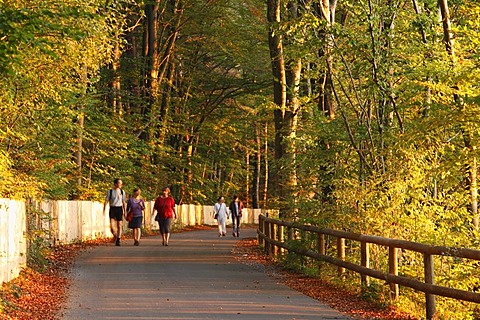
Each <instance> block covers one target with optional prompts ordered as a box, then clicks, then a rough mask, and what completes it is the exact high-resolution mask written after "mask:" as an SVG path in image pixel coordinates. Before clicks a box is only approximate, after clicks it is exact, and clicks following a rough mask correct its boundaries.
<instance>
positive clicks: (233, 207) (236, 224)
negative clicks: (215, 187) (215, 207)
mask: <svg viewBox="0 0 480 320" xmlns="http://www.w3.org/2000/svg"><path fill="white" fill-rule="evenodd" d="M228 208H229V209H230V214H231V215H232V225H233V236H234V237H239V236H240V219H241V218H242V210H243V202H242V201H240V198H239V197H238V196H237V195H234V196H233V200H232V202H230V205H229V206H228Z"/></svg>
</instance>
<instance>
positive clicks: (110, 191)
mask: <svg viewBox="0 0 480 320" xmlns="http://www.w3.org/2000/svg"><path fill="white" fill-rule="evenodd" d="M112 192H113V189H110V190H108V201H110V200H112ZM120 194H121V196H122V202H123V196H124V195H125V191H123V189H120Z"/></svg>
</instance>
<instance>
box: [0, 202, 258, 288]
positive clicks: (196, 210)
mask: <svg viewBox="0 0 480 320" xmlns="http://www.w3.org/2000/svg"><path fill="white" fill-rule="evenodd" d="M153 204H154V202H153V201H148V202H146V207H147V208H146V212H145V227H146V228H148V229H153V230H157V229H158V223H157V222H156V221H155V220H154V219H155V217H154V216H152V208H153ZM34 205H35V206H36V208H37V209H40V210H42V211H43V212H46V213H48V214H49V215H50V217H51V219H46V220H41V221H40V225H41V227H42V228H43V229H45V230H50V236H49V239H48V240H49V241H52V242H54V243H55V244H66V243H72V242H75V241H80V240H90V239H96V238H102V237H109V236H111V233H110V221H109V217H108V206H107V213H104V212H103V203H100V202H92V201H51V200H45V201H42V202H40V203H34ZM176 210H177V215H178V219H177V220H176V222H175V224H176V225H177V226H178V227H184V226H195V225H212V226H214V225H216V224H217V222H216V220H215V219H213V205H212V206H201V205H190V204H183V205H177V207H176ZM260 213H262V210H260V209H255V210H253V209H244V210H243V216H242V223H250V224H252V223H258V216H259V215H260ZM26 218H27V217H26V204H25V202H24V201H14V200H9V199H0V283H3V282H7V281H10V280H12V279H13V278H15V277H17V276H18V274H19V273H20V270H21V269H22V268H23V267H24V266H25V265H26V259H27V255H26V253H27V239H26V232H27V221H26ZM228 224H231V220H228Z"/></svg>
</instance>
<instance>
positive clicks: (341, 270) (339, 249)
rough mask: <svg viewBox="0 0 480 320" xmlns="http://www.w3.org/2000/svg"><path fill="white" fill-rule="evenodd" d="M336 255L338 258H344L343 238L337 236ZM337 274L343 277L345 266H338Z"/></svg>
mask: <svg viewBox="0 0 480 320" xmlns="http://www.w3.org/2000/svg"><path fill="white" fill-rule="evenodd" d="M337 257H338V259H340V260H342V261H343V260H345V239H344V238H337ZM337 270H338V275H339V276H341V277H343V274H344V273H345V268H343V267H338V269H337Z"/></svg>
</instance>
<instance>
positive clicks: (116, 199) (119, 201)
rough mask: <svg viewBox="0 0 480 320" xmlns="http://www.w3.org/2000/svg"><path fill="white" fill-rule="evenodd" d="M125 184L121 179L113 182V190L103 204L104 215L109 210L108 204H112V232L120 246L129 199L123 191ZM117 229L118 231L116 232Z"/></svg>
mask: <svg viewBox="0 0 480 320" xmlns="http://www.w3.org/2000/svg"><path fill="white" fill-rule="evenodd" d="M122 186H123V182H122V180H120V179H115V180H113V189H110V190H108V191H107V197H106V198H105V202H104V204H103V213H105V210H106V208H107V203H109V204H110V209H109V212H108V215H109V216H110V231H111V232H112V234H113V237H114V239H115V245H117V246H119V245H120V239H121V237H122V222H123V216H124V215H125V213H126V205H125V202H126V201H127V197H126V195H125V191H123V190H122ZM115 228H116V230H115Z"/></svg>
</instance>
